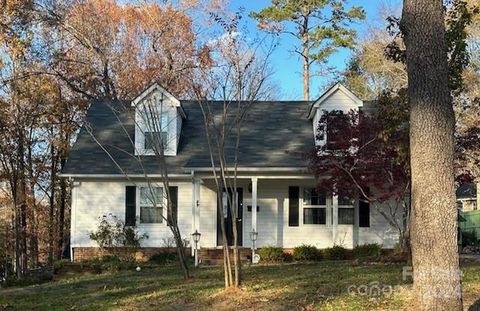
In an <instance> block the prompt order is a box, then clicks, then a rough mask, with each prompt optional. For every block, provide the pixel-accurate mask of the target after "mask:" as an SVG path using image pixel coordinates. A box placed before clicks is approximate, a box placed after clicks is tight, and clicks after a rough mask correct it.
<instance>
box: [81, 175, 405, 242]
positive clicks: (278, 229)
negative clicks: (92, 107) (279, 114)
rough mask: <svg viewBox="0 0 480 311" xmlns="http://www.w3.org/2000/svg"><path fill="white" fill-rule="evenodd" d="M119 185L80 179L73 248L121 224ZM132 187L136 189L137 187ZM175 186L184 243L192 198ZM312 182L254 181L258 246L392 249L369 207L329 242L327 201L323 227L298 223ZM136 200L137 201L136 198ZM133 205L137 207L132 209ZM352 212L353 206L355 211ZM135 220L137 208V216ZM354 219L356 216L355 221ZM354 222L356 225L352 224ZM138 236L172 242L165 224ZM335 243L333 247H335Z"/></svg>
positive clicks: (204, 191) (185, 187) (212, 204)
mask: <svg viewBox="0 0 480 311" xmlns="http://www.w3.org/2000/svg"><path fill="white" fill-rule="evenodd" d="M249 182H250V181H249V180H248V179H242V180H240V181H239V183H238V187H241V188H243V198H244V200H243V206H244V208H243V221H242V223H243V228H242V229H243V246H244V247H251V241H250V237H249V232H250V231H251V220H252V214H251V212H249V211H248V209H247V206H248V205H251V193H250V192H249V191H248V184H249ZM126 185H131V183H126V182H123V181H92V180H83V181H81V182H80V183H79V185H77V186H76V187H75V190H74V196H73V200H74V202H73V206H74V211H73V212H72V247H89V246H97V245H96V243H95V242H93V241H91V240H90V238H89V234H90V232H92V231H94V230H95V229H96V227H97V225H98V222H99V217H102V216H103V215H105V214H108V213H112V214H114V215H116V216H117V217H119V218H120V219H121V220H124V217H125V186H126ZM137 185H141V184H140V183H137ZM171 185H172V186H178V223H179V226H180V231H181V233H182V235H183V237H184V238H190V234H191V231H192V225H193V224H192V200H193V199H192V196H193V185H192V182H190V181H182V182H172V183H171ZM289 186H299V187H300V211H299V217H300V218H299V226H298V227H290V226H288V205H289V199H288V187H289ZM313 186H314V181H313V180H302V179H296V180H274V179H259V180H258V200H257V202H258V206H259V208H260V210H259V212H258V213H257V230H258V240H257V247H263V246H279V247H284V248H292V247H295V246H298V245H300V244H311V245H315V246H316V247H318V248H325V247H331V246H333V245H334V244H338V245H342V246H345V247H347V248H351V247H353V246H355V245H357V244H365V243H374V242H375V243H379V244H382V245H383V247H386V248H391V247H393V246H394V245H395V243H396V242H397V240H398V234H397V232H396V231H395V230H393V229H392V228H391V227H390V225H389V224H388V223H387V222H386V220H385V219H384V218H383V216H381V215H380V214H379V213H378V211H377V210H376V209H375V208H374V207H373V206H371V207H370V215H371V217H370V227H369V228H358V224H357V225H356V226H353V225H338V227H337V239H336V241H333V240H332V237H333V234H332V229H333V228H332V225H331V209H330V207H331V199H327V205H328V208H327V224H326V225H311V224H310V225H307V224H303V200H302V195H303V191H302V187H313ZM214 189H215V187H214V183H213V181H212V180H211V179H209V180H205V181H204V182H203V183H202V184H201V186H200V206H199V207H198V208H199V214H200V217H199V218H200V222H199V232H200V233H201V234H202V236H201V239H200V246H201V247H217V199H216V193H215V191H214ZM137 199H138V197H137ZM137 205H138V204H137ZM355 208H357V207H355ZM356 214H357V212H356ZM138 215H139V212H138V207H137V216H138ZM357 219H358V217H357ZM357 222H358V220H357ZM139 230H140V232H146V233H147V234H148V235H149V238H148V239H147V240H145V241H144V242H143V245H142V246H144V247H162V246H164V239H166V238H168V237H171V232H170V229H169V227H168V226H167V225H166V224H165V223H162V224H139ZM334 242H335V243H334Z"/></svg>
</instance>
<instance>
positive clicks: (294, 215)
mask: <svg viewBox="0 0 480 311" xmlns="http://www.w3.org/2000/svg"><path fill="white" fill-rule="evenodd" d="M299 198H300V188H299V187H295V186H292V187H288V225H289V226H290V227H298V224H299V220H298V219H299V208H300V204H299V203H300V202H299Z"/></svg>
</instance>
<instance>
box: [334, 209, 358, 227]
mask: <svg viewBox="0 0 480 311" xmlns="http://www.w3.org/2000/svg"><path fill="white" fill-rule="evenodd" d="M354 223H355V218H354V209H353V208H352V207H346V208H345V207H340V208H338V224H339V225H353V224H354Z"/></svg>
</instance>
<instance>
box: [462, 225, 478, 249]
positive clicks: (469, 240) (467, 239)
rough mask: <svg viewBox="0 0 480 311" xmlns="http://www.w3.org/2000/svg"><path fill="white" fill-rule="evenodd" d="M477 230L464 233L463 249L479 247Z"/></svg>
mask: <svg viewBox="0 0 480 311" xmlns="http://www.w3.org/2000/svg"><path fill="white" fill-rule="evenodd" d="M479 242H480V241H479V240H478V238H477V232H476V231H475V229H473V230H470V231H462V247H465V246H475V245H479V244H480V243H479Z"/></svg>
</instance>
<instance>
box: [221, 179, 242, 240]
mask: <svg viewBox="0 0 480 311" xmlns="http://www.w3.org/2000/svg"><path fill="white" fill-rule="evenodd" d="M232 195H233V193H232V191H228V193H227V191H224V192H223V193H222V201H223V202H222V203H223V204H222V206H220V200H218V201H219V202H218V204H217V245H218V246H221V245H222V244H223V238H222V227H221V219H220V215H221V213H220V208H222V210H223V217H224V221H225V229H226V234H227V242H228V245H233V222H234V221H235V220H234V219H233V217H232V213H231V208H230V204H229V202H230V201H232V199H233V197H232ZM229 198H230V200H229ZM237 198H238V204H237V219H236V222H237V234H238V246H242V241H243V223H242V217H243V190H242V188H237Z"/></svg>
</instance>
